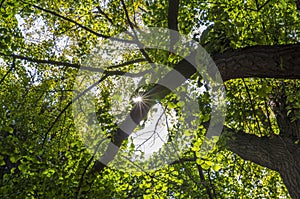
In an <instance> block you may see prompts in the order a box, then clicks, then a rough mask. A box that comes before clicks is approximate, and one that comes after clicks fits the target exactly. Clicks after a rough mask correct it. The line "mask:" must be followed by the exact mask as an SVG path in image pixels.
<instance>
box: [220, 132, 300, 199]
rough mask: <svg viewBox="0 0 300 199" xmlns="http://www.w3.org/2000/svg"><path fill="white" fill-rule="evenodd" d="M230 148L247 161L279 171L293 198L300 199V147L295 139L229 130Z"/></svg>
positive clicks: (228, 141) (228, 140)
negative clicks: (260, 135) (258, 135)
mask: <svg viewBox="0 0 300 199" xmlns="http://www.w3.org/2000/svg"><path fill="white" fill-rule="evenodd" d="M228 134H229V136H228V138H227V139H226V140H227V141H226V143H227V147H228V149H229V150H230V151H232V152H234V153H236V154H238V155H239V156H240V157H241V158H243V159H245V160H250V161H251V162H254V163H256V164H259V165H261V166H264V167H268V168H270V169H272V170H275V171H278V172H279V173H280V175H281V177H282V179H283V182H284V183H285V185H286V187H287V189H288V191H289V193H290V195H291V197H292V198H295V199H296V198H297V199H298V198H300V143H299V144H297V143H296V142H295V141H296V140H295V139H293V138H292V137H282V136H273V137H257V136H255V135H250V134H246V133H243V132H239V133H235V132H234V130H232V129H229V128H225V129H224V135H225V136H226V135H228Z"/></svg>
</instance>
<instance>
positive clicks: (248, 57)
mask: <svg viewBox="0 0 300 199" xmlns="http://www.w3.org/2000/svg"><path fill="white" fill-rule="evenodd" d="M194 56H195V54H194V53H191V54H190V55H189V56H188V57H186V59H183V60H182V61H180V62H179V63H178V64H176V66H175V67H174V69H173V70H172V71H170V72H169V73H168V74H167V75H166V76H165V77H164V78H162V79H161V81H160V82H163V81H165V79H170V78H174V77H172V76H173V74H174V71H175V70H176V71H177V72H179V73H180V74H181V75H182V76H184V77H185V78H186V79H187V78H189V77H190V76H192V75H193V74H194V73H196V69H195V68H194V66H193V65H192V64H191V63H189V62H188V61H187V60H188V59H187V58H191V57H192V58H194ZM198 59H201V58H198ZM214 60H215V62H216V63H217V66H218V68H219V70H220V73H221V76H222V77H223V80H224V81H226V80H230V79H234V78H244V77H262V78H264V77H274V78H300V67H298V66H299V65H300V45H299V44H296V45H283V46H256V47H250V48H244V49H240V50H235V51H232V52H227V53H224V54H222V55H217V56H214ZM291 71H292V73H291ZM210 75H211V76H212V77H213V76H214V74H210ZM184 81H185V80H184V79H182V80H178V81H177V82H174V85H173V86H174V87H176V88H177V87H178V86H180V85H181V84H182V83H184ZM160 82H158V84H156V85H154V86H153V87H152V88H150V89H149V90H148V91H147V92H145V95H146V96H147V97H148V98H149V99H148V100H147V101H148V103H147V104H136V105H135V106H134V107H133V109H132V110H131V112H130V114H129V115H128V116H127V118H126V119H125V120H124V121H123V122H122V123H121V125H120V126H125V127H126V129H127V131H128V132H124V131H123V130H122V129H121V128H118V129H117V131H116V134H115V137H114V139H113V141H112V144H111V147H110V146H109V147H108V149H107V151H106V153H107V154H110V157H105V158H106V161H108V162H109V161H111V160H112V159H113V158H114V156H115V155H116V153H117V151H115V147H120V146H121V144H122V142H123V140H125V139H127V138H128V136H129V135H130V131H133V129H134V128H135V127H136V126H137V124H139V123H140V121H142V119H143V118H144V117H145V116H146V115H147V113H148V111H149V110H150V107H152V106H153V105H154V104H155V101H156V100H161V99H163V98H164V97H165V96H167V95H168V94H169V93H170V92H171V91H170V90H169V89H168V88H166V87H164V86H162V85H161V84H160ZM132 120H133V121H134V123H132ZM269 166H270V167H271V166H272V165H269ZM104 167H105V164H103V163H102V162H101V161H100V160H98V161H97V162H96V163H95V165H94V167H93V169H92V172H91V173H96V172H100V171H102V170H103V169H104ZM270 167H269V168H270Z"/></svg>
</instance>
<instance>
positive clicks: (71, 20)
mask: <svg viewBox="0 0 300 199" xmlns="http://www.w3.org/2000/svg"><path fill="white" fill-rule="evenodd" d="M22 2H23V3H26V4H28V5H31V6H33V7H34V8H37V9H39V10H42V11H44V12H47V13H49V14H52V15H54V16H56V17H58V18H61V19H63V20H65V21H68V22H71V23H73V24H76V25H77V26H78V27H80V28H82V29H84V30H86V31H88V32H90V33H92V34H94V35H96V36H97V37H101V38H105V39H108V38H109V39H111V40H114V41H119V42H124V43H134V41H130V40H125V39H120V38H115V37H111V36H108V35H103V34H101V33H98V32H96V31H94V30H92V29H91V28H89V27H86V26H84V25H82V24H80V23H78V22H76V21H75V20H73V19H70V18H68V17H65V16H63V15H60V14H58V13H56V12H54V11H51V10H48V9H45V8H42V7H40V6H37V5H34V4H31V3H28V2H25V1H22Z"/></svg>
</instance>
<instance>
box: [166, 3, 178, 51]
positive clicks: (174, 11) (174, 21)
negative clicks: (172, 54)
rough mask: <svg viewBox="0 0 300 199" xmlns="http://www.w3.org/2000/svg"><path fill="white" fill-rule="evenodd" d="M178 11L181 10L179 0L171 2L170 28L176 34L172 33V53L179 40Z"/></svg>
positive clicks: (169, 9) (169, 10)
mask: <svg viewBox="0 0 300 199" xmlns="http://www.w3.org/2000/svg"><path fill="white" fill-rule="evenodd" d="M178 10H179V0H169V7H168V28H169V29H170V30H174V31H175V32H170V51H172V50H173V47H174V45H175V44H176V42H177V41H178V39H179V32H178Z"/></svg>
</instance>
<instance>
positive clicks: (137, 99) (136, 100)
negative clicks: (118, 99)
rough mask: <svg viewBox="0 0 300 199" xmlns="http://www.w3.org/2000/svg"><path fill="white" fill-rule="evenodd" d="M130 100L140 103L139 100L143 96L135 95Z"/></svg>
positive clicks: (141, 99)
mask: <svg viewBox="0 0 300 199" xmlns="http://www.w3.org/2000/svg"><path fill="white" fill-rule="evenodd" d="M132 101H133V102H134V103H140V102H142V101H143V97H142V96H136V97H134V98H132Z"/></svg>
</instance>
